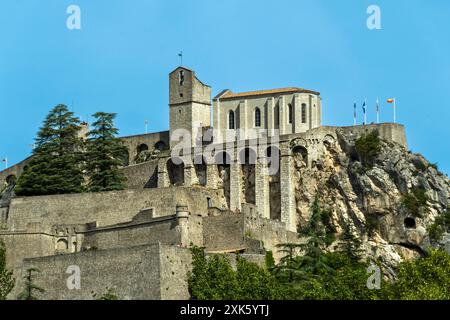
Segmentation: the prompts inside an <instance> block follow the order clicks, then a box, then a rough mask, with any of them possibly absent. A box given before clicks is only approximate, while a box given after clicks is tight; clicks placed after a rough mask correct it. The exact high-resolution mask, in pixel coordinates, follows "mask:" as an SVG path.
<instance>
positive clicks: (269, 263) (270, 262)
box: [265, 251, 275, 270]
mask: <svg viewBox="0 0 450 320" xmlns="http://www.w3.org/2000/svg"><path fill="white" fill-rule="evenodd" d="M265 262H266V268H267V270H272V269H273V268H274V267H275V259H274V258H273V252H272V251H267V252H266V258H265Z"/></svg>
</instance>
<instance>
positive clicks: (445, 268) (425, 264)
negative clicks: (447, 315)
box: [387, 249, 450, 300]
mask: <svg viewBox="0 0 450 320" xmlns="http://www.w3.org/2000/svg"><path fill="white" fill-rule="evenodd" d="M449 288H450V255H448V254H447V253H446V252H445V251H443V250H437V249H433V250H431V251H430V253H429V254H428V255H427V256H426V257H423V258H420V259H418V260H413V261H405V262H402V263H400V265H399V266H398V278H397V281H396V282H394V283H393V284H392V285H390V286H389V287H388V288H387V291H388V295H389V298H390V299H395V300H398V299H401V300H449V299H450V290H449Z"/></svg>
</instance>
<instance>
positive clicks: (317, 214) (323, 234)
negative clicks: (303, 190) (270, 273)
mask: <svg viewBox="0 0 450 320" xmlns="http://www.w3.org/2000/svg"><path fill="white" fill-rule="evenodd" d="M311 212H312V214H311V217H310V219H309V222H308V224H307V225H306V227H304V228H302V229H301V230H300V232H299V233H300V235H302V236H304V237H306V238H307V239H306V242H305V243H304V244H301V245H300V247H301V249H302V251H303V253H304V255H303V256H302V259H301V260H302V262H301V267H300V268H301V269H303V270H304V271H307V272H310V273H313V274H317V273H319V272H321V271H327V270H329V267H328V265H327V256H326V254H325V251H324V250H325V248H326V247H327V246H328V245H330V244H331V243H332V242H333V240H334V232H335V230H334V228H333V226H332V225H331V223H330V212H328V211H326V210H323V209H322V208H321V207H320V201H319V196H316V198H315V199H314V202H313V204H312V206H311Z"/></svg>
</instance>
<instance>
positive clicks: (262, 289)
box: [188, 247, 283, 300]
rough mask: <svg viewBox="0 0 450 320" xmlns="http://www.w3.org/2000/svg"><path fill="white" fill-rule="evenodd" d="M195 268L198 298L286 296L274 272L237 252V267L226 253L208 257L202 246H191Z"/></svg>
mask: <svg viewBox="0 0 450 320" xmlns="http://www.w3.org/2000/svg"><path fill="white" fill-rule="evenodd" d="M191 253H192V271H191V272H189V274H188V285H189V292H190V294H191V299H194V300H272V299H281V298H282V297H283V294H282V290H281V286H280V285H279V284H278V283H277V282H276V280H275V277H274V276H272V275H271V274H270V272H269V271H268V270H267V269H265V268H262V267H260V266H259V265H257V264H256V263H252V262H248V261H247V260H245V259H244V258H242V257H240V256H239V255H237V257H236V270H233V268H232V266H231V263H230V260H229V259H228V257H227V256H225V255H217V254H216V255H212V256H211V257H209V258H207V257H206V255H205V252H204V250H203V249H202V248H198V247H193V248H191Z"/></svg>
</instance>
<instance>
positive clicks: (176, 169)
mask: <svg viewBox="0 0 450 320" xmlns="http://www.w3.org/2000/svg"><path fill="white" fill-rule="evenodd" d="M167 173H168V175H169V181H170V184H171V185H173V186H182V185H184V163H183V160H181V159H180V158H174V159H172V158H170V159H169V160H167Z"/></svg>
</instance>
